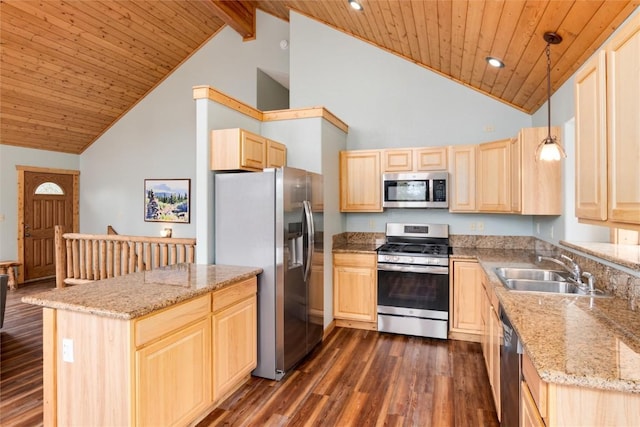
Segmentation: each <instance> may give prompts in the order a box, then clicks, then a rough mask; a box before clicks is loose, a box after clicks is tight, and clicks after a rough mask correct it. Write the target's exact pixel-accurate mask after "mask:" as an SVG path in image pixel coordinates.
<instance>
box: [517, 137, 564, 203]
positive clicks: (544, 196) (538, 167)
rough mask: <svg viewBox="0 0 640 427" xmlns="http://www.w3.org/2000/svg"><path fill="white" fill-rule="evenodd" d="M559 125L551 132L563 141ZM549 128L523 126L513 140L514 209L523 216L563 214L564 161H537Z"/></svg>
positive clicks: (559, 141)
mask: <svg viewBox="0 0 640 427" xmlns="http://www.w3.org/2000/svg"><path fill="white" fill-rule="evenodd" d="M560 131H561V129H560V128H559V127H556V126H553V127H551V135H553V136H556V137H557V139H558V143H561V142H562V141H561V140H560ZM547 133H548V128H546V127H538V128H524V129H521V130H520V132H518V137H517V138H514V139H512V140H511V211H512V212H514V213H519V214H521V215H561V214H562V186H561V182H562V163H561V162H547V161H540V160H536V158H535V157H536V149H537V148H538V145H539V144H540V142H541V141H542V140H543V139H544V138H546V136H547Z"/></svg>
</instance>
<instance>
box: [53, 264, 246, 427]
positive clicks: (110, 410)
mask: <svg viewBox="0 0 640 427" xmlns="http://www.w3.org/2000/svg"><path fill="white" fill-rule="evenodd" d="M105 286H106V285H105ZM256 293H257V278H256V277H252V278H250V279H247V280H243V281H240V282H237V283H234V284H231V285H228V286H226V287H224V288H222V289H220V290H217V291H214V292H211V293H208V294H205V295H202V296H199V297H196V298H193V299H191V300H188V301H185V302H182V303H178V304H176V305H174V306H171V307H169V308H166V309H162V310H159V311H155V312H152V313H150V314H148V315H146V316H143V317H139V318H136V319H132V320H126V319H118V318H111V317H102V316H96V315H93V314H88V313H81V312H75V311H67V310H56V309H52V308H45V309H44V312H43V313H44V315H43V319H44V322H43V338H44V340H45V343H48V344H47V346H46V347H47V350H45V369H44V371H43V379H44V384H45V387H44V388H45V390H44V393H45V399H44V400H45V404H44V412H45V420H46V424H47V425H122V426H129V425H163V426H164V425H187V424H189V423H191V422H193V421H194V420H195V419H198V418H199V417H201V416H202V415H204V414H206V413H207V411H209V410H210V409H211V408H212V407H213V405H215V404H216V403H217V402H219V401H220V399H221V398H222V397H224V395H228V394H229V393H231V392H232V391H233V390H235V389H237V387H239V386H240V385H241V384H242V383H243V381H244V380H245V379H246V378H248V377H249V374H250V372H251V370H253V369H254V368H255V366H256V361H257V322H256V319H257V307H256ZM63 340H69V341H70V342H71V343H72V346H73V347H74V348H75V355H74V359H75V360H74V361H73V363H69V362H67V361H64V360H63V356H62V352H61V351H60V350H59V348H60V346H61V345H62V342H63ZM88 372H89V373H91V375H93V376H92V377H91V379H90V381H88V380H87V378H88V377H87V373H88ZM74 396H76V397H78V398H74ZM79 396H82V398H79ZM59 397H62V398H59Z"/></svg>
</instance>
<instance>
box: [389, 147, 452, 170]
mask: <svg viewBox="0 0 640 427" xmlns="http://www.w3.org/2000/svg"><path fill="white" fill-rule="evenodd" d="M433 170H447V147H422V148H398V149H387V150H382V172H383V173H384V172H423V171H433Z"/></svg>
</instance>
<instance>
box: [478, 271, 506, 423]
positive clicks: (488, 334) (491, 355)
mask: <svg viewBox="0 0 640 427" xmlns="http://www.w3.org/2000/svg"><path fill="white" fill-rule="evenodd" d="M480 280H481V283H482V290H483V301H482V302H481V306H482V307H483V313H482V314H481V318H482V320H481V322H482V325H483V328H482V338H481V341H480V342H481V346H482V354H483V356H484V361H485V366H486V368H487V376H488V377H489V384H490V385H491V394H492V397H493V402H494V404H495V406H496V412H497V414H498V420H499V419H500V345H501V344H502V322H501V321H500V316H499V314H498V300H497V298H496V296H495V294H494V292H493V289H492V288H491V285H490V282H489V279H488V278H487V276H486V274H485V273H484V272H482V273H481V275H480Z"/></svg>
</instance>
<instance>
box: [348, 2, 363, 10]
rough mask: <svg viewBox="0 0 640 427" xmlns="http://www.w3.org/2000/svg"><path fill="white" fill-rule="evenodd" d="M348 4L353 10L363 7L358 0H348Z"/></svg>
mask: <svg viewBox="0 0 640 427" xmlns="http://www.w3.org/2000/svg"><path fill="white" fill-rule="evenodd" d="M349 4H350V5H351V7H352V8H353V9H355V10H362V9H363V7H362V5H361V4H360V2H359V1H358V0H349Z"/></svg>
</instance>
